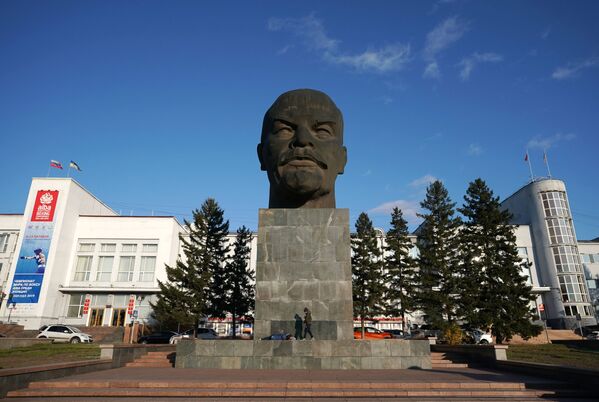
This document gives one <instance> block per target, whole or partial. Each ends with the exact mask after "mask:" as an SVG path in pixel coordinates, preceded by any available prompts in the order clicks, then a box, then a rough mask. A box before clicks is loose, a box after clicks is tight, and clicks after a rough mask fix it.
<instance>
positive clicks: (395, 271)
mask: <svg viewBox="0 0 599 402" xmlns="http://www.w3.org/2000/svg"><path fill="white" fill-rule="evenodd" d="M408 234H409V232H408V223H407V222H406V220H405V219H404V218H403V213H402V212H401V209H399V208H397V207H395V208H393V211H392V213H391V228H390V229H389V231H388V232H387V237H386V242H387V246H386V247H385V252H386V254H385V271H386V278H387V289H386V293H387V294H386V296H385V300H386V302H387V305H386V311H385V313H386V314H387V315H390V316H397V315H398V314H399V316H400V317H401V322H402V328H403V330H404V331H405V330H406V322H405V316H406V312H411V311H412V310H414V307H415V303H414V301H415V300H414V288H415V286H414V281H415V275H416V267H417V264H416V260H415V259H414V258H412V257H411V256H410V250H411V249H412V247H413V245H412V242H411V241H410V238H409V237H408Z"/></svg>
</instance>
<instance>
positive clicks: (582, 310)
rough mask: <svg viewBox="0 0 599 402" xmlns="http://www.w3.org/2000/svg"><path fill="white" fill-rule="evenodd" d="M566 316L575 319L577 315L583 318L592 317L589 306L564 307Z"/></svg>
mask: <svg viewBox="0 0 599 402" xmlns="http://www.w3.org/2000/svg"><path fill="white" fill-rule="evenodd" d="M564 310H565V312H566V316H569V317H575V316H576V315H577V314H580V315H583V316H592V315H593V314H592V313H591V307H590V306H564Z"/></svg>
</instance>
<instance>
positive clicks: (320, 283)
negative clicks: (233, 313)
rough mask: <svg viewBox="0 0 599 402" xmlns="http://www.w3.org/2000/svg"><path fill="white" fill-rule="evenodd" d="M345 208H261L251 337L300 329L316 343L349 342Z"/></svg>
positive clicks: (350, 310)
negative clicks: (306, 323) (307, 327)
mask: <svg viewBox="0 0 599 402" xmlns="http://www.w3.org/2000/svg"><path fill="white" fill-rule="evenodd" d="M350 250H351V246H350V236H349V210H347V209H261V210H260V215H259V219H258V249H257V261H256V310H255V322H254V338H255V339H260V338H263V337H265V336H269V335H271V334H273V333H279V332H281V331H283V332H286V333H290V334H292V335H295V334H296V333H297V332H298V330H301V328H302V320H303V317H304V312H303V310H304V307H308V308H309V309H310V311H311V312H312V333H313V334H314V337H315V338H316V339H318V340H352V339H353V302H352V282H351V280H352V277H351V259H350Z"/></svg>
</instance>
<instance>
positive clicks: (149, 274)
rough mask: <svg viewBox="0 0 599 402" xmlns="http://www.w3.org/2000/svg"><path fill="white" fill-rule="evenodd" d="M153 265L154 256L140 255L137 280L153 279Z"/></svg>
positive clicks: (154, 264) (154, 262)
mask: <svg viewBox="0 0 599 402" xmlns="http://www.w3.org/2000/svg"><path fill="white" fill-rule="evenodd" d="M155 267H156V257H141V266H140V268H139V281H140V282H152V281H153V280H154V268H155Z"/></svg>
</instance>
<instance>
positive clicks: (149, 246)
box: [142, 244, 158, 253]
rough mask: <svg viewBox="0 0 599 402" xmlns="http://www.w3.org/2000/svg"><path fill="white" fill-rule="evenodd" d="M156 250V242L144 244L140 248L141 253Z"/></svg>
mask: <svg viewBox="0 0 599 402" xmlns="http://www.w3.org/2000/svg"><path fill="white" fill-rule="evenodd" d="M157 251H158V244H144V245H143V248H142V252H143V253H155V252H157Z"/></svg>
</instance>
